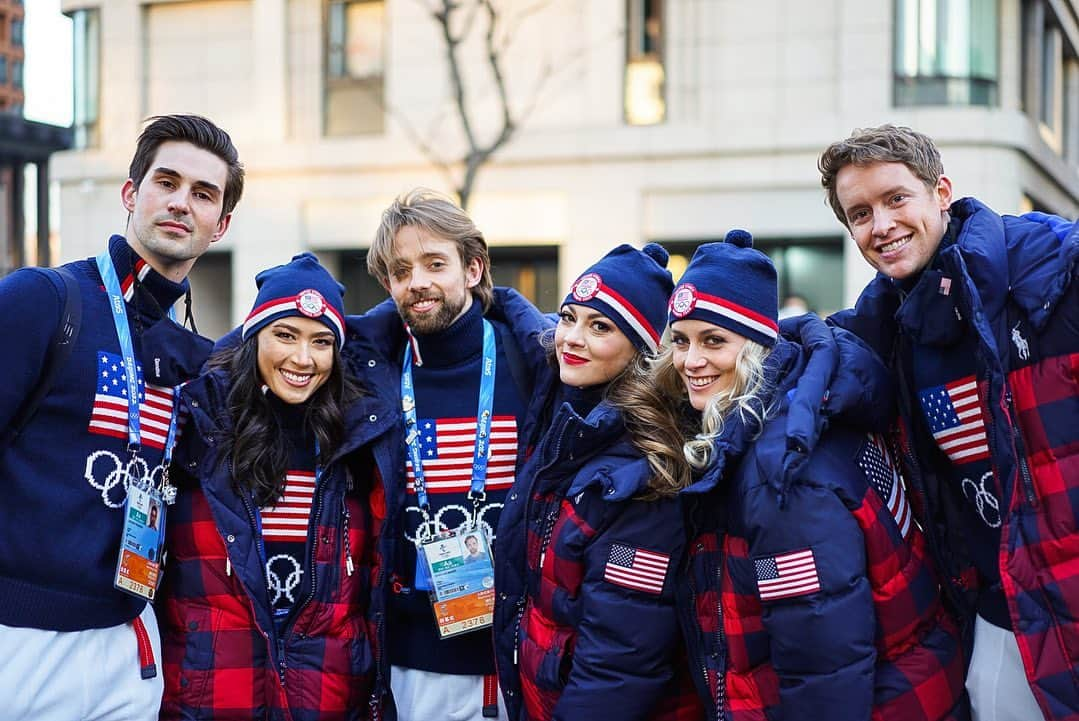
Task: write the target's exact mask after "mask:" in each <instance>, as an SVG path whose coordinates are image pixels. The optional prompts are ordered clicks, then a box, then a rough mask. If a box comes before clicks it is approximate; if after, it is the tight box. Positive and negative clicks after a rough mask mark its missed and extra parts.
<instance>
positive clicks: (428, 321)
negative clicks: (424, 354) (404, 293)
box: [397, 294, 467, 335]
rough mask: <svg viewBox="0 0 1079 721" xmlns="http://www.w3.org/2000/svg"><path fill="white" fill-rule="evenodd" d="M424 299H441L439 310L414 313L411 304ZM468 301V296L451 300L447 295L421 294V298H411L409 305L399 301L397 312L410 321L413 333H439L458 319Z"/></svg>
mask: <svg viewBox="0 0 1079 721" xmlns="http://www.w3.org/2000/svg"><path fill="white" fill-rule="evenodd" d="M423 300H437V301H439V306H438V310H436V311H435V312H434V313H424V314H422V315H417V314H415V313H413V312H412V309H411V305H412V304H413V303H418V302H420V301H423ZM466 301H467V298H466V297H461V298H460V299H459V300H451V299H450V298H448V297H446V296H445V295H430V294H429V295H424V296H420V297H419V298H410V299H409V301H408V303H409V305H408V306H403V305H401V304H400V303H398V304H397V312H398V313H400V314H401V317H402V318H404V319H405V322H406V323H408V327H409V328H411V329H412V332H413V333H418V334H421V335H429V334H431V333H439V332H441V331H444V330H446V329H447V328H449V327H450V326H451V325H452V324H453V321H455V320H457V317H458V316H459V315H461V312H462V311H464V309H465V303H466Z"/></svg>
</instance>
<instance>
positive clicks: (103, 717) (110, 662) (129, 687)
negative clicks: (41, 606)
mask: <svg viewBox="0 0 1079 721" xmlns="http://www.w3.org/2000/svg"><path fill="white" fill-rule="evenodd" d="M142 622H143V623H144V624H145V625H146V632H147V634H149V636H150V644H151V645H152V646H153V649H154V662H155V663H156V664H157V676H155V677H154V678H150V679H143V678H142V674H141V672H140V666H139V648H138V642H137V641H136V639H135V629H134V627H133V626H132V625H131V624H130V623H125V624H122V625H119V626H112V627H111V628H92V629H89V630H86V631H45V630H42V629H39V628H17V627H13V626H4V625H0V649H3V650H2V652H0V653H2V654H3V662H2V664H0V721H31V720H32V721H153V719H156V718H157V713H158V711H159V710H160V708H161V691H162V688H163V683H162V673H163V671H162V666H161V636H160V634H159V633H158V630H157V619H156V618H155V617H154V609H153V607H152V606H150V604H146V608H145V609H143V612H142Z"/></svg>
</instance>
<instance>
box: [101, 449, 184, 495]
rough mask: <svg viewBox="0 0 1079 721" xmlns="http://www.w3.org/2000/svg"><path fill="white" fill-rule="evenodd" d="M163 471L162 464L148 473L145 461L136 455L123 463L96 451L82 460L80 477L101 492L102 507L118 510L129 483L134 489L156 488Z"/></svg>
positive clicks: (112, 456)
mask: <svg viewBox="0 0 1079 721" xmlns="http://www.w3.org/2000/svg"><path fill="white" fill-rule="evenodd" d="M99 461H101V462H100V463H99ZM110 461H111V463H110ZM110 466H111V467H110ZM164 472H165V467H164V465H158V466H156V467H154V468H153V470H151V469H150V464H148V463H147V462H146V459H144V458H141V457H139V456H132V457H131V459H130V460H128V462H127V463H126V464H124V463H123V461H121V460H120V458H119V457H118V456H117V455H116V454H115V453H113V452H111V451H105V450H100V451H94V452H93V453H91V454H90V455H89V456H87V457H86V468H85V470H84V471H83V478H85V479H86V482H87V483H89V484H90V487H91V488H94V489H95V490H97V491H99V492H100V493H101V502H102V503H104V504H105V507H106V508H120V507H121V506H123V505H124V500H125V499H126V498H127V489H128V487H129V486H131V485H132V483H134V484H135V485H136V486H147V487H153V488H160V486H161V485H162V483H163V481H164ZM102 473H103V474H104V475H102Z"/></svg>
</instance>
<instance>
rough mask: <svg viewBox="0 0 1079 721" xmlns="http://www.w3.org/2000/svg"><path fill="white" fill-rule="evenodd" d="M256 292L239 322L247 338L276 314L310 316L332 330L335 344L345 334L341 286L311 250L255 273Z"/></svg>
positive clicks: (269, 321) (270, 321)
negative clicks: (244, 316)
mask: <svg viewBox="0 0 1079 721" xmlns="http://www.w3.org/2000/svg"><path fill="white" fill-rule="evenodd" d="M255 284H256V285H257V286H258V289H259V294H258V297H257V298H255V307H254V308H252V309H251V313H250V314H249V315H248V316H247V320H245V321H244V325H243V339H244V340H247V339H248V338H250V337H251V336H253V335H254V334H256V333H258V332H259V330H260V329H261V328H262V327H263V326H265V325H267V324H268V323H272V322H273V321H275V320H277V319H278V318H285V317H288V316H299V317H305V318H313V319H314V320H317V321H319V322H321V323H323V324H324V325H325V326H326V327H327V328H329V329H330V330H332V331H333V335H334V339H335V340H336V341H337V345H338V347H340V346H341V340H342V339H343V338H344V335H345V303H344V293H345V286H343V285H341V284H340V283H338V282H337V281H336V280H334V277H333V276H332V275H330V272H329V271H328V270H326V269H325V268H323V267H322V265H321V264H320V263H319V262H318V258H316V257H315V256H314V255H313V254H311V253H300V254H299V255H295V256H293V258H292V260H291V261H289V262H288V263H286V264H285V265H278V266H275V267H273V268H269V269H267V270H264V271H262V272H261V273H259V274H258V275H256V276H255Z"/></svg>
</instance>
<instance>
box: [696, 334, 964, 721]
mask: <svg viewBox="0 0 1079 721" xmlns="http://www.w3.org/2000/svg"><path fill="white" fill-rule="evenodd" d="M818 324H819V321H818ZM821 325H822V324H821ZM824 332H825V333H828V335H830V332H828V331H827V330H825V331H824ZM840 332H842V331H840ZM842 347H844V348H845V349H846V350H845V351H844V352H843V354H842V355H841V356H840V357H841V362H840V363H838V366H839V370H838V373H839V374H840V375H841V376H846V378H845V379H841V380H839V381H836V382H835V383H834V384H833V385H832V387H831V393H830V397H828V399H827V401H826V404H825V406H826V408H827V409H828V410H826V411H825V412H826V413H828V414H829V416H830V417H829V422H828V425H830V426H831V427H830V428H829V430H826V431H825V432H824V434H823V435H822V436H821V437H820V439H819V442H816V441H814V445H812V446H810V447H808V448H803V449H802V451H803V454H802V459H803V460H802V462H800V463H799V464H797V468H795V466H794V465H792V464H791V463H790V460H791V458H792V456H791V455H790V453H789V451H790V449H791V448H792V441H793V440H794V439H795V438H796V436H797V435H798V434H793V435H791V436H788V432H790V431H791V429H792V428H793V427H794V425H795V424H790V423H789V421H790V420H791V417H792V416H793V415H795V412H794V411H792V410H791V398H792V397H793V396H794V394H795V393H796V391H795V386H796V385H797V384H799V382H800V381H803V380H806V378H805V377H804V376H803V374H804V373H805V370H806V366H805V362H804V360H803V353H802V351H801V349H799V348H798V347H797V346H795V345H794V344H792V343H787V342H785V341H780V343H779V344H777V346H776V347H775V349H774V350H773V351H772V353H771V355H770V356H769V358H768V359H767V361H766V365H765V373H766V376H767V378H768V380H769V383H770V384H772V388H773V390H772V393H773V394H774V395H773V396H772V398H773V400H772V401H770V402H767V399H766V405H769V406H770V416H769V419H768V420H767V421H766V422H765V424H764V427H763V430H760V429H759V426H758V425H757V424H756V423H755V422H754V421H752V420H751V419H749V417H748V416H747V417H746V418H745V419H743V418H740V417H739V415H738V414H732V415H731V416H729V417H728V418H727V419H726V424H725V426H724V430H723V433H722V435H721V436H720V437H719V438H718V439H717V440H716V442H715V446H714V448H715V455H714V457H713V463H712V465H711V467H710V468H709V469H708V470H707V472H706V473H705V474H704V475H703V477H702V478H701V479H700V480H699V481H698V482H697V483H695V484H694V485H692V486H690V487H689V488H688V489H686V490H685V491H683V493H682V496H683V499H684V501H685V503H686V507H687V524H688V525H689V532H690V538H691V540H690V543H689V547H688V549H687V556H688V558H687V564H686V567H685V569H684V572H683V573H682V574H681V575H680V579H681V580H682V588H681V591H680V594H679V599H678V600H679V608H680V610H681V616H682V622H683V628H684V629H685V633H686V638H687V643H688V644H689V647H690V657H691V659H693V661H694V663H693V664H692V667H693V668H694V670H695V671H696V672H697V678H696V680H697V683H698V689H699V690H700V692H701V694H702V695H703V697H704V698H705V699H706V701H707V705H706V709H707V711H708V716H709V718H710V719H722V720H729V721H766V720H767V719H776V718H782V719H788V718H796V719H805V720H807V721H813V720H817V719H820V720H822V721H823V720H824V719H827V720H828V721H865V720H866V719H870V718H872V719H874V721H910V720H912V719H918V720H919V721H945V720H948V721H961V720H963V719H967V718H969V716H968V713H969V712H968V708H967V701H966V694H965V691H964V687H963V674H964V670H965V663H964V657H963V651H962V645H961V643H960V639H959V633H958V630H957V628H956V625H955V623H953V621H952V620H951V619H950V618H949V616H948V615H947V614H946V612H945V609H944V607H943V604H942V602H941V597H940V592H939V583H938V578H937V575H936V573H935V572H934V570H933V567H932V564H931V563H930V562H929V560H928V558H927V554H926V548H925V539H924V538H923V536H922V533H921V531H920V530H919V528H918V527H917V525H916V524H915V523H914V522H913V519H912V515H911V510H910V506H909V503H908V500H907V499H906V497H905V488H904V486H903V483H902V481H901V479H900V478H899V477H898V476H896V475H895V473H894V469H895V466H894V464H893V462H892V460H891V454H890V453H889V451H888V447H887V444H886V443H885V442H884V441H882V439H881V438H880V437H879V436H876V435H868V434H866V433H865V432H864V430H861V429H864V428H866V427H872V426H873V425H874V423H871V422H870V419H871V417H873V414H874V413H875V411H874V410H872V409H873V407H874V406H876V405H877V403H875V402H873V401H874V394H875V393H876V392H877V391H883V390H885V387H884V386H883V384H880V380H881V379H882V378H883V376H881V375H877V376H874V375H873V373H872V372H871V370H870V369H868V368H866V367H864V366H862V367H860V366H859V364H858V362H857V361H858V358H859V357H861V358H862V359H863V362H864V361H865V360H866V359H867V357H868V353H861V354H859V353H857V352H854V351H856V348H855V347H854V346H850V345H848V344H846V343H843V344H842ZM848 351H850V352H848ZM823 353H824V352H823V351H820V350H815V351H814V357H818V358H819V356H820V355H823ZM824 365H826V366H828V367H831V365H832V364H830V363H825V364H824ZM878 365H879V364H878ZM809 380H810V381H813V380H814V379H812V378H811V379H809ZM821 380H822V382H823V385H826V384H827V380H826V377H825V378H822V379H821ZM844 384H845V388H846V390H848V391H853V394H861V401H863V402H865V403H862V405H864V407H865V408H867V409H869V410H867V411H866V414H865V415H859V416H857V417H853V416H851V417H847V418H846V420H847V421H848V425H847V427H844V425H843V423H842V422H843V420H844V413H843V412H842V409H843V407H844V404H845V403H846V402H847V401H846V400H845V399H853V397H852V394H850V393H845V392H844V391H843V390H842V389H841V388H840V386H842V385H844ZM823 385H822V387H823ZM799 390H801V386H800V387H799ZM811 395H812V396H813V397H814V398H821V397H822V394H821V392H820V391H819V390H817V391H814V392H811ZM819 405H820V404H819V403H814V404H812V407H811V408H810V411H811V412H810V414H809V418H808V420H809V421H810V423H809V425H810V426H811V427H816V428H818V429H819V428H820V427H821V425H822V424H820V423H819V422H818V421H819V419H816V418H814V417H813V415H814V413H816V412H817V410H818V408H819ZM858 405H859V404H852V405H851V406H850V407H851V408H852V409H853V408H857V407H858ZM890 406H891V404H890V403H887V402H886V401H884V402H881V403H879V407H880V413H881V414H882V415H881V418H880V419H879V420H880V421H881V422H882V423H883V422H884V421H883V419H884V418H887V417H888V414H889V411H888V409H889V408H890ZM848 415H849V414H848ZM856 419H858V420H861V421H863V422H862V423H859V424H858V425H857V426H854V425H850V424H853V422H854V421H855V420H856ZM855 428H859V430H855ZM809 435H812V433H811V434H809ZM793 445H797V444H793ZM796 455H797V454H796Z"/></svg>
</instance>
